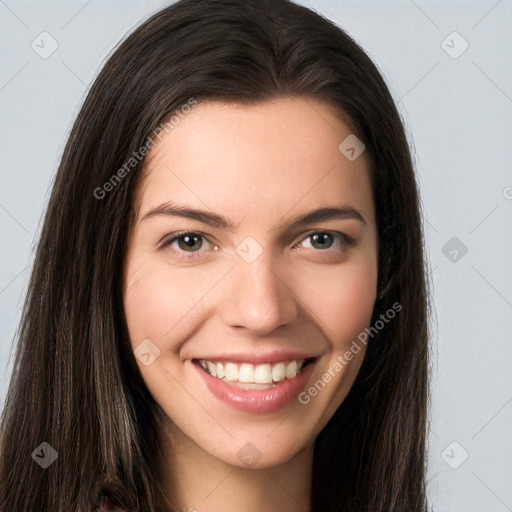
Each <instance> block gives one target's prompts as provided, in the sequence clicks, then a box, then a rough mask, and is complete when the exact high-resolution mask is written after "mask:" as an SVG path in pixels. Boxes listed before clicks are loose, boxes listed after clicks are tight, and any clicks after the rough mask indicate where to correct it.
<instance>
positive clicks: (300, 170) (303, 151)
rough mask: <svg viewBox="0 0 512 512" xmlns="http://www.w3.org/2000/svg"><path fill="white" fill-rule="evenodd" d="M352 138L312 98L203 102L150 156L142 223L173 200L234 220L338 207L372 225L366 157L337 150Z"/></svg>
mask: <svg viewBox="0 0 512 512" xmlns="http://www.w3.org/2000/svg"><path fill="white" fill-rule="evenodd" d="M350 135H352V129H351V128H350V126H349V125H348V124H346V123H345V122H344V121H342V117H341V115H340V113H339V111H337V110H335V109H334V108H333V107H331V106H329V105H327V104H325V103H323V102H319V101H318V100H314V99H312V98H282V99H277V100H272V101H266V102H262V103H259V104H256V105H250V106H247V105H240V104H228V103H221V102H208V103H200V104H198V105H197V106H196V107H194V108H193V109H192V110H191V112H190V113H189V114H187V115H186V116H183V117H181V118H180V120H179V122H178V123H177V124H176V125H175V126H174V128H173V129H172V130H171V131H170V132H169V133H168V134H167V135H165V136H164V137H163V138H162V139H161V141H160V142H158V144H156V146H155V147H154V148H153V149H152V151H151V152H150V154H149V158H148V160H147V164H146V169H145V177H144V181H143V184H142V186H141V187H140V189H139V205H140V207H139V218H140V216H142V215H144V212H145V211H147V210H148V208H151V207H155V206H156V205H158V204H161V203H164V202H166V201H169V200H172V201H176V202H182V203H186V204H191V205H195V206H197V207H201V208H207V209H212V210H213V211H216V212H219V213H221V214H226V215H228V216H229V217H231V218H233V220H234V221H236V222H242V221H244V220H247V221H261V220H263V219H264V218H265V217H267V216H268V217H269V219H270V217H271V216H272V215H273V216H274V217H275V216H276V215H281V216H282V215H286V213H287V212H295V213H296V212H300V211H302V210H305V209H307V208H310V207H312V208H314V207H319V206H326V205H328V206H334V205H336V204H351V205H352V206H355V207H357V209H358V210H360V211H361V213H363V215H364V216H365V218H367V219H368V220H369V221H371V220H372V219H373V215H374V210H373V199H372V194H371V181H370V175H369V169H368V164H367V160H366V158H365V155H364V153H363V154H362V155H361V156H360V157H358V158H357V159H355V160H353V161H351V160H349V159H347V157H346V156H345V155H344V154H343V153H342V152H341V151H340V149H339V145H340V143H342V141H344V140H345V139H346V138H347V137H349V136H350Z"/></svg>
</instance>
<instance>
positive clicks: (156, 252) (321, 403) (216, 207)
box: [123, 98, 378, 512]
mask: <svg viewBox="0 0 512 512" xmlns="http://www.w3.org/2000/svg"><path fill="white" fill-rule="evenodd" d="M351 133H352V130H351V129H350V127H349V126H348V125H347V124H345V123H344V122H342V121H341V116H340V115H337V112H336V110H334V108H333V107H331V106H329V105H327V104H324V103H322V102H319V101H317V100H314V99H311V98H280V99H277V100H272V101H267V102H263V103H260V104H257V105H251V106H242V105H234V104H227V103H220V102H210V103H200V104H199V105H197V106H196V107H195V108H194V109H193V110H192V112H191V113H189V114H188V115H186V116H185V117H183V118H182V119H181V120H180V122H179V124H178V125H176V126H175V128H174V129H173V130H172V131H171V132H170V133H169V134H167V135H166V136H165V137H164V138H163V139H162V140H161V141H160V142H159V143H158V144H157V145H156V146H155V147H154V148H153V149H152V150H151V152H150V155H149V158H148V160H147V174H146V176H145V178H144V180H143V182H142V186H141V187H140V189H139V191H138V192H139V193H138V197H137V200H138V213H137V218H136V221H135V223H134V226H133V228H132V230H131V233H130V236H129V240H128V250H127V255H126V261H125V268H124V291H123V292H124V306H125V311H126V318H127V322H128V329H129V333H130V338H131V343H132V346H133V348H134V349H135V348H137V346H138V345H139V344H140V343H141V342H142V341H143V340H145V339H149V340H151V342H152V343H153V344H154V345H156V346H157V347H158V349H159V350H160V354H159V355H158V357H156V359H155V360H154V361H153V362H152V363H151V364H150V365H149V366H146V365H145V364H142V362H141V361H140V360H139V359H138V358H137V363H138V365H139V368H140V371H141V374H142V376H143V378H144V380H145V382H146V384H147V386H148V389H149V391H150V392H151V393H152V395H153V396H154V397H155V399H156V401H157V402H158V404H159V406H160V407H161V409H162V411H163V412H164V414H165V418H166V420H165V421H164V422H163V425H162V429H161V438H162V443H163V448H164V454H165V457H164V458H163V460H162V462H161V466H160V468H159V471H160V474H161V478H162V482H163V484H164V486H165V487H166V488H167V489H169V490H170V489H171V488H173V489H174V493H176V492H177V494H178V496H179V500H180V504H181V507H182V508H180V510H182V509H183V510H189V509H190V508H192V507H194V508H195V509H197V511H198V512H214V511H216V512H218V511H219V510H224V511H226V512H230V511H235V510H236V511H237V512H246V511H247V512H249V511H254V510H266V511H267V512H274V511H275V512H277V511H279V512H287V511H290V512H291V511H294V512H296V511H297V510H304V511H306V510H309V502H310V497H311V476H312V474H311V466H312V458H313V448H314V440H315V438H316V436H317V435H318V434H319V432H320V431H321V430H322V428H323V427H324V426H325V424H326V423H327V422H328V420H329V419H330V418H331V417H332V415H333V414H334V412H335V411H336V409H337V408H338V407H339V405H340V404H341V403H342V401H343V400H344V398H345V397H346V395H347V394H348V392H349V390H350V388H351V386H352V384H353V382H354V380H355V377H356V375H357V372H358V370H359V368H360V366H361V363H362V361H363V358H364V354H365V346H364V345H361V350H360V351H359V352H358V353H357V354H355V355H354V357H353V359H352V360H350V361H345V363H346V364H345V366H343V368H342V370H341V371H336V372H334V377H332V378H331V380H330V382H328V384H327V385H326V386H325V387H324V388H323V389H322V390H321V391H320V392H318V394H317V395H316V396H315V397H312V398H311V400H310V401H309V403H307V404H306V405H303V404H301V403H299V401H298V400H297V399H294V400H292V402H291V403H290V404H289V405H287V406H285V407H284V408H282V409H280V410H278V411H277V412H273V413H268V414H254V413H249V412H242V411H238V410H235V409H233V408H231V407H230V406H229V405H227V404H225V403H224V402H221V401H219V400H218V399H217V398H216V397H215V396H213V395H212V394H211V393H210V392H209V391H208V389H207V388H206V387H205V385H204V382H203V379H202V378H201V376H200V374H199V372H198V371H197V369H196V368H195V367H194V366H193V365H192V359H194V358H198V357H205V356H209V355H212V356H214V355H216V354H220V353H233V352H234V351H235V350H236V351H237V352H243V353H244V354H245V353H251V352H255V351H256V352H257V351H264V352H266V351H269V350H271V349H275V348H278V347H286V348H287V349H290V350H296V349H299V350H305V351H307V352H310V353H311V354H314V355H317V356H318V361H317V364H316V367H315V369H314V372H313V374H312V375H311V377H310V379H309V381H308V385H307V386H306V387H305V389H306V390H307V389H308V388H309V387H310V386H311V385H312V384H313V383H314V382H316V381H318V380H319V379H321V377H322V375H323V374H324V373H325V372H327V371H328V370H329V369H330V368H331V372H332V368H333V366H334V364H335V361H336V360H337V358H338V356H340V357H343V354H344V353H345V352H346V351H347V350H348V349H349V348H350V346H351V343H352V342H353V341H354V340H356V339H357V335H358V334H359V333H360V332H361V331H363V330H364V329H365V328H366V327H369V325H370V320H371V315H372V310H373V306H374V302H375V299H376V294H377V248H378V245H377V244H378V241H377V231H376V223H375V212H374V203H373V197H372V191H371V182H370V173H369V169H368V162H367V159H366V158H365V154H364V153H363V154H362V155H361V156H360V157H359V158H357V159H356V160H354V161H349V160H348V159H347V158H346V157H345V156H344V155H343V154H342V153H341V152H340V151H339V150H338V145H339V144H340V142H341V141H343V140H344V139H345V138H346V137H347V136H348V135H350V134H351ZM168 201H172V202H175V203H178V204H186V205H188V206H191V207H193V208H200V209H204V210H207V211H209V212H214V213H216V214H219V215H222V216H224V217H226V218H227V219H229V220H230V221H231V222H232V223H234V224H235V225H236V229H235V230H234V231H232V232H231V231H228V230H225V229H223V228H221V227H212V226H210V225H208V224H205V223H203V222H200V221H198V220H193V219H189V218H184V217H180V216H172V215H164V214H161V215H154V216H151V217H149V218H146V219H144V220H142V218H143V217H144V216H145V214H146V213H147V212H149V211H150V210H151V209H153V208H155V207H156V206H158V205H160V204H162V203H166V202H168ZM340 205H345V206H350V207H352V208H355V209H356V210H357V211H358V212H359V213H360V214H361V215H362V216H363V218H364V219H365V221H366V223H365V224H364V223H362V222H360V221H359V220H357V219H354V218H345V219H330V220H323V221H321V222H314V223H312V224H309V225H307V226H303V227H300V228H299V229H297V230H295V231H293V232H292V231H289V230H288V231H287V230H286V229H285V224H286V223H287V222H288V221H289V220H290V219H292V218H294V217H296V216H297V215H300V214H302V213H305V212H307V211H310V210H313V209H317V208H320V207H325V206H335V207H336V206H340ZM180 231H189V232H191V233H197V232H199V233H204V235H205V237H206V238H201V239H200V240H199V241H198V242H197V243H196V245H195V246H193V247H192V248H187V244H185V243H183V239H181V241H180V239H178V240H175V241H174V242H172V244H171V245H168V246H167V247H161V246H159V242H160V241H161V240H162V239H163V238H164V237H166V236H167V235H170V234H172V233H177V232H180ZM325 231H331V232H340V233H344V234H345V235H346V236H348V237H350V238H351V239H353V240H354V242H355V244H354V245H350V244H347V243H345V242H344V239H343V238H337V237H336V235H334V237H333V238H328V239H327V241H326V242H322V240H320V242H319V243H316V245H315V242H314V241H313V240H312V239H311V237H310V236H309V235H312V234H314V233H318V232H320V233H322V232H325ZM196 236H197V235H196ZM248 236H251V237H252V238H253V239H254V240H256V241H257V243H258V244H259V246H260V247H261V249H262V253H261V255H260V256H259V257H258V258H257V259H256V260H255V261H253V262H252V263H247V262H246V261H245V260H244V259H243V258H242V257H240V256H239V255H238V254H237V252H236V248H237V246H239V244H241V242H242V241H243V240H244V239H245V238H246V237H248ZM167 238H169V237H167ZM201 242H202V245H201ZM322 243H323V245H322ZM179 254H181V255H183V256H185V257H186V256H187V255H188V256H190V255H192V256H193V259H189V260H183V259H180V258H179V256H178V255H179ZM338 360H339V359H338ZM248 442H250V443H252V445H254V447H256V449H257V450H258V452H257V453H259V454H260V455H259V456H260V458H259V460H258V461H257V462H256V464H254V465H253V466H251V467H248V466H247V465H246V464H245V463H244V462H243V460H241V459H240V458H239V457H238V456H237V453H238V452H239V450H240V449H241V448H243V447H244V446H245V445H246V444H247V443H248ZM255 453H256V452H255ZM171 482H172V485H171Z"/></svg>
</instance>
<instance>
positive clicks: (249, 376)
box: [193, 357, 317, 414]
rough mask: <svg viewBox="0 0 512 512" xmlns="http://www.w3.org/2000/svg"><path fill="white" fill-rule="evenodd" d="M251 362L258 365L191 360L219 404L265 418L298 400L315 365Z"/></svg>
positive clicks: (304, 360)
mask: <svg viewBox="0 0 512 512" xmlns="http://www.w3.org/2000/svg"><path fill="white" fill-rule="evenodd" d="M237 359H238V360H237ZM252 359H253V361H254V359H259V362H258V363H257V364H254V363H253V362H249V361H244V360H240V358H238V357H236V358H233V357H232V358H231V360H227V359H225V358H219V357H217V358H216V357H212V358H211V359H194V360H193V363H194V368H196V370H197V371H198V372H199V374H200V376H201V378H202V379H203V381H204V382H205V384H206V387H207V388H208V390H209V391H210V393H211V394H213V395H214V396H215V397H216V398H217V399H218V400H220V401H222V402H224V403H226V404H227V405H229V406H231V407H233V408H235V409H238V410H241V411H245V412H251V413H256V414H258V413H259V414H265V413H271V412H275V411H277V410H279V409H281V408H283V407H285V406H286V405H288V404H289V403H290V402H291V401H292V400H293V399H294V398H295V397H297V395H298V394H299V393H300V392H301V391H302V390H303V389H304V387H305V386H306V384H307V382H308V379H309V377H310V376H311V373H312V371H313V369H314V367H315V365H316V361H317V358H315V357H299V358H291V357H289V358H286V359H284V360H280V361H279V360H275V361H272V362H270V361H267V362H261V357H258V358H254V357H252ZM274 359H276V358H275V357H274Z"/></svg>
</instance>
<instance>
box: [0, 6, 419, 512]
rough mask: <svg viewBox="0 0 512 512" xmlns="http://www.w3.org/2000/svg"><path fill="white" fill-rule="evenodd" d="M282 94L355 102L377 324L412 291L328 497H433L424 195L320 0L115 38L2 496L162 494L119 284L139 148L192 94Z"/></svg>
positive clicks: (42, 258) (47, 271)
mask: <svg viewBox="0 0 512 512" xmlns="http://www.w3.org/2000/svg"><path fill="white" fill-rule="evenodd" d="M284 96H287V97H290V96H302V97H310V98H315V99H318V100H322V101H325V102H327V103H329V104H330V105H332V106H334V107H336V108H337V109H338V110H340V109H341V112H342V113H343V114H344V115H345V116H346V118H347V119H349V121H350V123H351V125H352V128H353V130H354V132H355V133H356V135H357V137H358V138H359V139H360V140H361V141H363V143H364V144H365V146H366V155H367V156H368V158H369V161H370V162H371V178H372V187H373V195H374V200H375V211H376V220H377V227H378V241H379V253H378V297H377V301H376V303H375V307H374V312H373V319H372V325H373V323H374V322H376V321H377V320H378V319H379V318H380V315H382V314H384V313H385V312H386V311H388V310H390V308H392V305H393V304H395V303H399V304H400V305H401V306H402V311H401V312H400V314H397V315H396V317H395V318H394V319H393V321H390V322H389V323H387V324H386V325H385V327H384V328H383V329H381V330H380V331H379V332H378V334H377V335H375V336H374V337H372V338H371V339H370V340H369V342H368V347H367V353H366V357H365V359H364V363H363V365H362V367H361V369H360V371H359V374H358V376H357V379H356V381H355V383H354V385H353V387H352V389H351V391H350V393H349V395H348V396H347V398H346V399H345V400H344V402H343V403H342V405H341V406H340V407H339V409H338V411H337V412H336V414H335V415H334V417H333V418H332V419H331V421H330V422H329V423H328V424H327V425H326V427H325V428H324V429H323V431H322V432H321V433H320V435H319V436H318V438H317V439H316V443H315V454H314V472H313V475H314V476H313V490H312V507H313V510H314V511H315V512H327V511H341V510H350V511H351V512H369V511H372V512H380V511H386V512H391V511H394V512H412V511H423V510H425V509H426V497H425V463H426V457H425V444H426V430H427V422H428V415H427V412H428V396H429V395H428V389H429V378H428V376H429V347H428V339H429V335H428V334H429V333H428V318H429V300H428V297H429V294H428V282H427V280H426V277H425V276H426V271H425V270H426V265H425V262H424V253H423V243H424V242H423V232H422V223H421V204H420V202H419V197H418V191H417V185H416V180H415V176H414V170H413V165H412V160H411V155H410V150H409V147H408V144H407V140H406V136H405V133H404V128H403V125H402V122H401V119H400V116H399V114H398V112H397V109H396V106H395V104H394V102H393V100H392V98H391V95H390V93H389V91H388V88H387V87H386V85H385V83H384V80H383V78H382V77H381V75H380V73H379V72H378V70H377V69H376V67H375V65H374V64H373V63H372V61H371V60H370V59H369V57H368V56H367V55H366V54H365V53H364V51H363V50H362V49H361V48H360V47H359V46H358V45H357V44H356V43H355V42H354V41H353V40H352V39H351V38H350V37H349V36H348V35H347V34H346V33H345V32H344V31H343V30H341V29H340V28H338V27H337V26H335V25H333V24H332V23H331V22H330V21H328V20H327V19H325V18H323V17H322V16H320V15H319V14H317V13H315V12H313V11H311V10H309V9H307V8H305V7H302V6H299V5H296V4H294V3H292V2H289V1H286V0H250V1H248V0H182V1H180V2H178V3H176V4H173V5H171V6H169V7H167V8H165V9H163V10H162V11H160V12H158V13H157V14H155V15H154V16H152V17H151V18H150V19H148V20H147V21H145V22H144V23H143V24H142V25H141V26H140V27H138V28H137V29H136V30H135V31H134V32H133V33H132V34H131V35H129V36H128V37H127V38H126V40H125V41H124V42H123V43H122V44H121V45H120V46H119V47H118V48H117V49H116V50H115V52H114V53H113V55H112V56H111V57H110V58H109V60H108V62H107V63H106V64H105V66H104V67H103V69H102V71H101V73H100V74H99V76H98V78H97V79H96V81H95V82H94V84H93V86H92V87H91V90H90V92H89V94H88V96H87V98H86V100H85V102H84V105H83V107H82V109H81V111H80V113H79V115H78V117H77V119H76V122H75V124H74V127H73V129H72V132H71V134H70V136H69V140H68V142H67V145H66V147H65V150H64V154H63V156H62V160H61V163H60V167H59V170H58V173H57V176H56V179H55V183H54V186H53V190H52V194H51V198H50V201H49V205H48V208H47V212H46V217H45V221H44V225H43V229H42V234H41V237H40V241H39V244H38V247H37V255H36V259H35V263H34V268H33V272H32V276H31V280H30V283H29V288H28V293H27V297H26V302H25V305H24V309H23V315H22V320H21V324H20V329H19V334H18V338H19V339H18V345H17V352H16V357H15V362H14V370H13V374H12V378H11V382H10V387H9V390H8V395H7V399H6V403H5V407H4V410H3V415H2V423H1V431H0V434H1V444H0V450H1V451H0V510H1V511H2V512H14V511H15V512H20V511H23V512H36V511H37V512H39V511H41V510H44V511H56V512H69V511H71V510H73V511H79V512H90V511H91V510H92V509H93V508H94V507H97V506H98V503H99V502H98V500H99V497H100V495H101V494H102V493H107V492H110V493H112V494H114V495H115V496H116V497H117V499H118V500H119V502H121V503H123V504H124V505H125V506H126V507H127V508H129V509H130V510H137V511H140V512H149V511H156V510H163V509H164V508H165V507H163V506H162V505H161V504H162V503H164V502H165V500H164V497H163V492H162V489H161V488H160V487H159V484H158V483H157V482H158V478H157V474H156V471H157V470H156V467H157V466H156V460H157V456H158V454H159V453H160V452H159V446H158V441H157V438H158V436H157V432H158V414H159V409H158V404H156V402H155V401H154V399H153V398H152V396H151V395H150V393H149V391H148V390H147V388H146V386H145V384H144V381H143V379H142V377H141V374H140V372H139V370H138V367H137V364H136V361H135V358H134V355H133V351H132V349H131V345H130V342H129V336H128V332H127V327H126V321H125V317H124V311H123V298H122V268H123V261H124V257H125V251H126V241H127V235H128V232H129V229H130V225H131V222H132V221H133V219H134V197H135V192H136V190H137V184H138V182H139V180H140V176H141V170H142V169H143V165H144V158H142V159H141V160H140V161H138V160H137V161H135V162H134V161H132V162H131V164H130V166H128V167H127V166H126V165H125V164H126V162H128V161H130V158H132V157H133V155H134V153H137V152H138V150H139V148H140V147H142V146H143V145H144V143H145V141H147V139H148V137H149V136H150V134H151V133H153V132H154V131H155V130H156V129H157V128H158V126H159V125H160V124H161V123H163V122H165V121H166V120H168V119H169V117H170V116H172V115H175V112H176V111H179V109H180V107H181V106H182V105H185V104H186V103H187V102H188V101H189V100H190V99H191V98H194V99H195V100H197V101H198V102H201V101H202V100H220V101H229V102H235V103H242V104H255V103H258V102H263V101H265V100H269V99H273V98H277V97H284ZM123 165H124V166H125V167H124V169H125V172H124V173H118V170H119V169H121V168H123ZM116 173H117V174H116ZM120 174H121V175H122V177H121V178H120ZM113 175H116V176H117V177H118V178H119V179H117V178H116V179H114V180H113V178H112V177H113ZM109 180H110V181H109ZM107 182H108V183H110V186H105V184H106V183H107ZM98 189H101V190H102V192H101V193H98V192H96V193H95V191H97V190H98ZM99 196H101V197H99ZM43 442H46V443H48V444H49V445H50V446H51V447H52V448H53V449H54V450H55V451H56V453H57V454H58V458H57V459H56V461H55V462H54V463H53V464H51V465H50V466H49V467H47V468H46V469H44V468H42V467H40V465H39V464H36V462H35V461H34V460H33V458H32V453H33V451H34V450H35V449H36V448H38V447H39V446H40V445H41V443H43ZM172 503H173V498H172V496H171V497H170V498H169V502H168V505H167V507H168V508H166V510H177V509H176V508H175V505H173V504H172Z"/></svg>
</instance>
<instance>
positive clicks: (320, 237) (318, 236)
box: [311, 233, 332, 249]
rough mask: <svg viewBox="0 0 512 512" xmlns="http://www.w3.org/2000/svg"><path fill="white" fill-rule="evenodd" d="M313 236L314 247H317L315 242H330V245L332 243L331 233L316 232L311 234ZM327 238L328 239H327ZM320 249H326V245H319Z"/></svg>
mask: <svg viewBox="0 0 512 512" xmlns="http://www.w3.org/2000/svg"><path fill="white" fill-rule="evenodd" d="M311 238H312V239H313V247H315V244H320V245H322V244H326V243H327V244H328V247H330V245H331V242H332V240H331V238H332V237H331V235H330V234H329V233H320V234H318V233H316V234H314V235H311ZM326 238H327V240H326ZM319 248H320V249H325V248H326V247H319Z"/></svg>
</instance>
